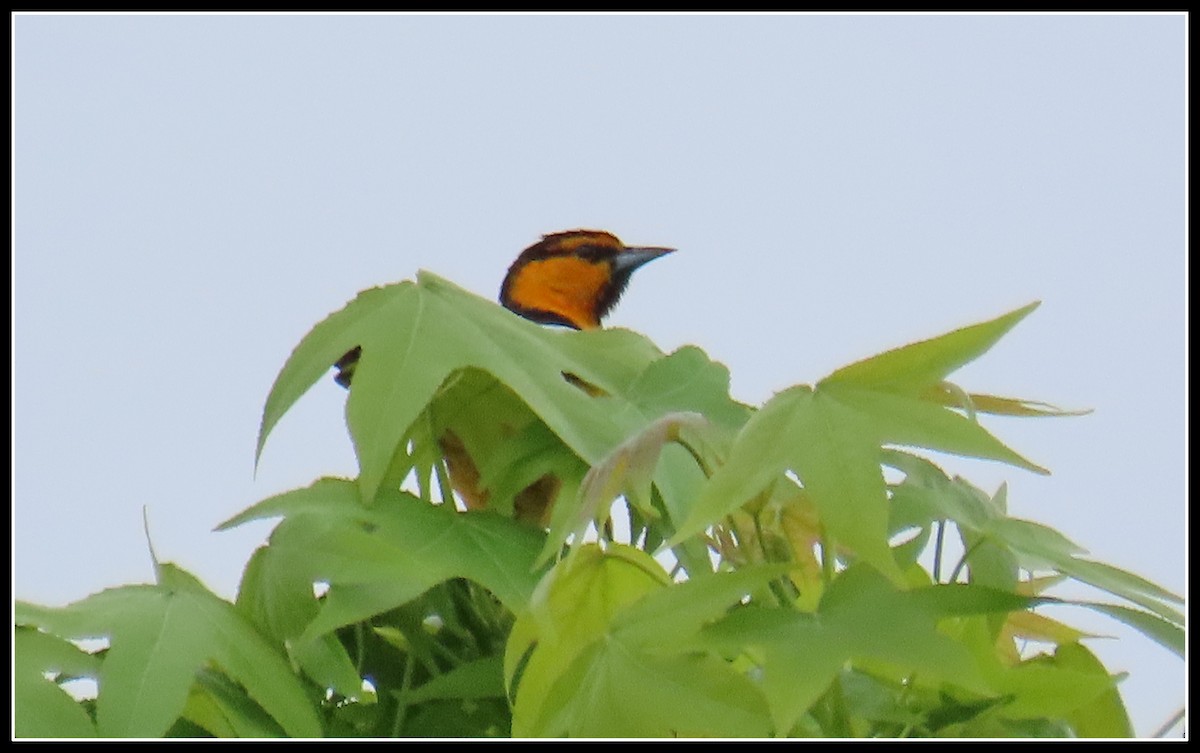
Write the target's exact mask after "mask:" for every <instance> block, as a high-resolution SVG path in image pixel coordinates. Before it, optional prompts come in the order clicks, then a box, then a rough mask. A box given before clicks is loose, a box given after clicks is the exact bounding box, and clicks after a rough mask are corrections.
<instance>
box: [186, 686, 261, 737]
mask: <svg viewBox="0 0 1200 753" xmlns="http://www.w3.org/2000/svg"><path fill="white" fill-rule="evenodd" d="M182 716H183V718H184V719H187V720H188V721H190V722H192V723H193V724H195V725H196V726H198V727H201V728H203V729H205V730H207V731H208V732H209V733H210V734H212V735H214V736H216V737H252V738H262V737H283V736H284V733H283V730H281V729H280V728H279V725H277V724H275V723H274V721H273V720H272V719H271V717H270V716H268V715H267V713H266V712H265V711H263V710H262V708H261V707H260V706H259V705H258V704H256V703H254V702H253V701H252V700H250V698H248V697H247V696H246V693H245V691H243V690H242V689H241V688H239V687H237V686H236V685H234V684H233V683H232V682H230V681H229V680H228V679H227V678H226V677H225V676H224V675H221V674H219V673H217V672H212V671H209V670H200V671H199V672H198V673H197V675H196V683H195V684H194V685H192V689H191V692H190V693H189V695H188V700H187V704H186V705H185V706H184V710H183V714H182Z"/></svg>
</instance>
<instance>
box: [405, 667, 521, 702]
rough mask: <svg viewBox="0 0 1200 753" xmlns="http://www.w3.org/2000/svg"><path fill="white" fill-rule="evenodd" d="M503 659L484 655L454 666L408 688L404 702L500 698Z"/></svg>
mask: <svg viewBox="0 0 1200 753" xmlns="http://www.w3.org/2000/svg"><path fill="white" fill-rule="evenodd" d="M503 697H504V660H503V657H501V656H485V657H483V658H481V659H475V660H473V661H469V662H467V663H465V664H460V665H458V666H457V667H454V668H453V669H451V670H450V671H449V672H445V673H443V674H440V675H438V676H437V677H434V678H433V679H432V680H430V681H429V682H427V683H425V684H424V685H422V686H420V687H419V688H416V689H414V690H410V691H408V692H407V693H406V694H405V695H404V701H405V702H407V703H420V702H422V701H429V700H433V699H435V698H467V699H478V698H503Z"/></svg>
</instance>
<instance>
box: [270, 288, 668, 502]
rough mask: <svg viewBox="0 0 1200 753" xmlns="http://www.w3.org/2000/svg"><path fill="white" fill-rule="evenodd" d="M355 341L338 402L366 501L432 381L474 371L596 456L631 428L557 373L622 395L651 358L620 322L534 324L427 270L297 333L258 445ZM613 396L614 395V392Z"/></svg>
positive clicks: (429, 394) (581, 451) (578, 449)
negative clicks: (615, 326) (583, 328)
mask: <svg viewBox="0 0 1200 753" xmlns="http://www.w3.org/2000/svg"><path fill="white" fill-rule="evenodd" d="M355 346H361V347H362V356H361V358H360V360H359V363H358V366H357V367H356V369H355V372H354V382H353V387H352V388H351V390H350V397H349V400H348V402H347V406H346V414H347V420H348V423H349V426H350V433H351V436H352V438H353V440H354V445H355V450H356V453H357V455H358V460H359V468H360V471H361V473H360V476H359V484H360V487H361V489H362V492H363V497H364V498H365V499H368V500H370V499H373V498H374V497H375V493H376V491H377V490H378V488H379V485H380V484H381V482H382V481H383V479H384V476H385V474H386V471H387V469H388V466H389V464H390V463H391V461H392V458H393V457H394V456H395V455H396V451H397V449H398V447H399V445H400V443H401V440H402V439H403V438H404V437H405V435H406V434H407V433H408V431H409V428H410V427H411V426H412V425H413V423H414V421H416V419H417V417H418V416H419V415H420V414H421V413H422V411H424V410H425V409H426V407H427V406H428V405H429V403H430V401H431V400H432V399H433V398H434V396H435V394H436V393H437V391H438V389H439V388H440V387H441V386H442V385H443V384H446V383H447V381H448V380H449V379H450V378H451V377H452V376H453V375H454V374H456V373H458V372H460V371H462V370H464V369H470V368H474V369H479V370H481V371H484V372H487V373H489V374H491V375H493V376H494V377H495V378H496V379H497V380H499V381H500V382H501V383H503V384H505V385H506V386H507V387H508V388H510V389H512V390H513V391H514V392H515V393H516V394H518V395H520V396H521V399H522V400H524V401H525V402H526V404H527V405H528V406H529V407H530V409H532V411H533V412H534V413H535V414H536V415H537V416H538V417H539V418H540V419H541V420H542V421H544V422H545V423H546V425H547V426H549V427H550V428H551V430H553V431H554V433H555V434H557V435H558V436H559V437H560V438H561V439H562V440H563V442H565V443H566V445H567V446H569V447H570V448H571V449H572V451H573V452H575V453H576V454H577V455H578V456H579V457H581V458H583V459H584V460H585V461H588V462H593V461H595V460H598V459H599V458H601V457H603V456H604V455H605V454H606V453H607V452H608V450H609V449H611V448H612V447H613V446H615V445H616V444H618V443H619V442H620V441H621V439H623V438H624V437H625V436H627V435H628V434H629V433H630V432H631V431H632V430H634V429H636V428H637V425H636V424H631V423H630V421H631V418H630V417H629V416H628V415H627V414H626V412H624V411H622V410H620V408H619V404H618V406H617V409H616V410H614V406H613V404H612V402H611V400H608V399H596V398H593V397H590V396H589V395H588V394H587V393H586V392H584V391H582V390H580V389H578V388H577V387H575V386H573V385H572V384H571V383H570V382H568V381H567V380H566V379H564V378H563V374H564V373H570V374H574V375H576V377H578V378H580V379H582V380H584V381H586V382H587V383H589V384H592V385H595V386H597V387H598V388H600V389H601V390H603V391H604V392H605V393H607V394H609V395H617V394H620V393H622V392H623V391H624V390H625V389H626V387H627V386H628V384H629V383H630V381H631V380H632V379H633V378H634V377H635V376H636V375H637V374H638V373H640V372H641V371H642V370H643V369H644V368H645V366H646V365H647V364H648V363H649V362H650V361H652V360H654V359H656V358H659V357H661V353H659V352H658V350H657V349H656V348H654V346H653V345H651V344H650V343H649V341H647V340H645V338H643V337H641V336H639V335H635V334H633V333H631V332H628V331H624V330H594V331H587V332H573V331H571V332H564V331H560V330H554V329H551V328H546V327H541V326H538V325H536V324H534V323H533V322H529V321H526V320H524V319H522V318H520V317H518V316H516V315H514V314H512V313H511V312H508V311H506V310H504V309H503V308H501V307H499V306H497V305H496V304H494V303H491V302H490V301H485V300H484V299H482V298H479V297H478V296H475V295H472V294H470V293H468V292H467V291H465V290H462V289H461V288H459V287H457V286H455V285H453V284H451V283H450V282H448V281H446V280H443V279H441V278H440V277H437V276H436V275H433V274H430V273H428V272H422V273H421V274H420V275H418V279H417V283H416V284H415V285H414V284H412V283H409V282H405V283H400V284H397V285H390V286H387V287H383V288H373V289H371V290H367V291H364V292H363V293H361V294H360V295H359V296H358V297H357V298H355V300H354V301H352V302H351V303H350V304H348V305H347V306H346V308H344V309H342V310H341V311H339V312H337V313H335V314H333V315H332V316H330V317H328V318H327V319H325V320H324V321H323V322H321V323H320V324H318V325H317V326H316V327H314V328H313V330H312V331H311V332H310V333H309V334H308V335H307V336H306V337H305V338H304V340H303V341H301V343H300V345H298V346H297V348H296V350H295V351H294V352H293V353H292V355H291V357H290V358H289V359H288V361H287V363H285V364H284V367H283V370H282V371H281V372H280V374H279V376H278V377H277V379H276V382H275V385H274V386H273V387H272V390H271V393H270V395H269V396H268V398H267V404H266V408H265V410H264V414H263V423H262V428H261V430H260V432H259V449H260V452H261V448H262V445H263V443H264V442H265V441H266V436H267V435H268V434H269V432H270V430H271V429H272V428H273V427H274V426H275V424H276V422H277V421H278V420H279V417H281V416H282V415H283V413H285V412H286V411H287V410H288V409H289V408H290V407H291V405H292V404H294V403H295V401H296V400H297V399H299V397H300V396H301V395H302V394H303V393H304V392H305V391H306V390H307V389H308V388H309V387H310V386H311V385H312V384H313V383H314V382H315V381H316V380H317V379H318V378H320V377H321V375H322V374H324V373H325V372H327V371H328V369H329V365H330V364H332V363H333V362H334V361H335V360H337V359H338V358H339V357H340V356H341V355H342V354H343V353H345V352H347V351H349V350H350V349H352V348H353V347H355ZM614 399H615V398H614Z"/></svg>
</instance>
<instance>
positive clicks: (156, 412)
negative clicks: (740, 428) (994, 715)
mask: <svg viewBox="0 0 1200 753" xmlns="http://www.w3.org/2000/svg"><path fill="white" fill-rule="evenodd" d="M1186 23H1187V19H1186V17H1185V16H1183V15H1180V14H1160V15H1092V16H1083V15H1035V16H1021V15H1000V16H997V15H958V16H931V15H898V16H873V15H858V16H828V15H816V16H812V15H789V16H736V15H712V16H676V15H657V16H656V15H639V16H620V15H614V16H587V15H579V16H538V15H501V16H479V15H464V16H403V15H399V16H321V15H318V16H273V15H260V16H188V15H173V16H150V15H137V16H105V15H87V16H79V15H40V16H39V15H18V16H16V17H15V18H14V31H13V39H14V52H13V69H14V75H13V84H14V95H13V104H14V118H13V125H14V143H13V164H14V178H13V193H14V197H15V198H14V205H13V222H14V230H13V248H14V253H13V273H14V274H13V279H14V282H13V294H14V304H13V322H14V324H13V335H14V343H13V409H14V411H13V416H14V418H13V444H14V450H13V471H14V474H13V478H14V480H13V557H14V563H13V564H14V568H13V571H14V576H13V586H14V592H15V596H16V597H17V598H20V599H26V600H31V601H35V602H38V603H42V604H64V603H67V602H69V601H73V600H76V599H79V598H82V597H84V596H86V595H88V594H89V593H92V592H95V591H97V590H100V589H102V588H106V587H110V586H118V585H122V584H127V583H133V582H147V581H149V580H151V579H152V578H153V573H152V569H151V560H150V556H149V554H148V551H147V545H146V540H145V535H144V532H143V525H142V510H143V508H145V509H146V510H147V514H148V518H149V528H150V534H151V537H152V540H153V543H154V547H155V550H156V552H157V553H158V556H159V557H160V558H161V559H163V560H169V561H174V562H177V563H178V564H180V565H181V566H183V567H185V568H187V569H189V570H190V571H192V572H193V573H195V574H196V575H197V576H199V577H200V578H201V579H202V580H203V581H204V582H205V583H206V584H207V585H208V586H209V587H210V588H212V589H213V590H214V591H216V592H217V593H218V594H220V595H222V596H224V597H226V598H233V596H234V595H235V594H236V588H237V582H238V579H239V576H240V574H241V570H242V567H243V566H244V565H245V563H246V561H247V558H248V557H249V554H250V552H251V551H252V550H253V548H254V547H256V546H257V545H258V544H260V543H261V542H262V541H263V539H264V537H265V536H266V534H267V533H268V532H269V530H270V524H269V523H259V524H254V525H248V526H244V527H242V528H239V529H237V530H234V531H232V532H226V533H213V532H211V529H212V528H213V527H214V526H215V525H216V524H218V523H219V522H221V521H222V520H224V519H226V518H228V517H230V516H231V515H233V514H234V513H236V512H238V511H240V510H242V509H244V508H245V507H248V506H249V505H251V504H253V503H254V502H256V501H258V500H260V499H262V498H264V497H266V496H269V495H271V494H274V493H278V492H281V491H285V490H287V489H291V488H295V487H298V486H303V485H307V484H308V483H310V482H311V481H312V480H314V479H315V478H317V477H319V476H322V475H334V474H340V475H347V476H352V475H354V474H355V472H356V467H355V463H354V458H353V455H352V452H351V446H350V442H349V439H348V436H347V434H346V430H345V424H344V421H343V415H342V407H343V402H344V399H345V392H344V391H343V390H342V389H341V388H339V387H337V386H336V385H335V384H334V383H333V380H332V372H331V377H330V379H328V380H324V381H322V382H321V383H320V384H318V385H317V386H316V387H314V388H313V389H312V390H311V391H310V392H309V394H308V395H306V396H305V397H304V398H303V399H302V400H301V401H300V402H299V403H298V404H297V406H296V407H295V408H294V409H293V411H292V412H291V413H290V414H289V415H287V416H286V417H285V418H284V419H283V421H282V422H281V423H280V424H279V426H278V427H277V429H276V431H275V433H274V435H273V436H272V437H271V439H270V441H269V442H268V443H267V446H266V450H265V452H264V454H263V458H262V461H261V464H260V466H259V469H258V474H257V477H255V475H254V467H253V461H254V447H255V438H256V433H257V431H258V426H259V421H260V418H261V415H262V405H263V401H264V400H265V398H266V395H267V391H268V389H269V388H270V386H271V383H272V381H273V380H274V378H275V375H276V374H277V373H278V371H279V369H280V367H281V366H282V365H283V362H284V360H285V359H286V358H287V356H288V354H289V353H290V352H291V349H292V347H293V346H294V345H295V344H296V343H297V342H298V341H299V340H300V338H301V337H302V336H303V335H304V334H305V333H306V332H307V331H308V329H309V328H310V327H311V326H312V325H314V324H315V323H316V322H318V321H319V320H321V319H322V318H323V317H324V316H325V315H326V314H328V313H330V312H331V311H333V310H335V309H337V308H340V307H341V306H342V305H343V304H344V303H345V302H346V301H347V300H349V299H350V298H352V297H353V296H354V295H355V293H356V292H358V291H359V290H360V289H362V288H365V287H368V286H372V285H377V284H383V283H387V282H393V281H397V280H401V279H409V278H412V277H413V276H414V275H415V273H416V271H417V270H418V269H420V268H424V269H429V270H431V271H433V272H436V273H437V274H439V275H441V276H443V277H447V278H449V279H450V280H453V281H454V282H456V283H458V284H459V285H462V286H464V287H466V288H468V289H470V290H473V291H475V292H477V293H479V294H481V295H484V296H487V297H489V298H494V297H495V295H496V292H497V291H498V289H499V285H500V281H501V279H502V277H503V275H504V271H505V270H506V269H507V267H508V265H509V264H510V263H511V261H512V260H513V258H515V256H516V255H517V253H518V252H520V250H521V249H523V248H524V247H525V246H527V245H529V244H531V243H533V242H534V241H536V240H537V239H538V238H539V237H540V235H541V234H542V233H547V232H552V231H558V230H566V229H571V228H577V227H586V228H600V229H606V230H610V231H612V232H614V233H616V234H617V235H618V236H620V237H621V238H622V239H623V240H624V241H626V242H627V243H630V244H634V245H663V246H673V247H676V248H678V249H679V252H678V253H676V254H674V255H672V256H670V257H667V258H665V259H662V260H660V261H656V262H654V263H653V264H651V265H649V266H647V267H645V268H644V269H642V270H640V271H639V272H638V273H637V274H636V275H635V276H634V279H633V283H632V285H631V286H630V288H629V290H628V291H627V293H626V294H625V297H624V299H623V300H622V302H621V304H620V305H619V306H618V308H617V309H616V312H615V314H614V315H613V316H612V317H611V318H610V320H609V322H608V323H609V324H610V325H611V326H626V327H631V328H634V329H637V330H639V331H642V332H644V333H646V334H647V335H648V336H650V337H651V338H652V339H653V340H655V342H657V343H658V344H659V346H660V347H661V348H663V349H664V350H666V351H670V350H673V349H674V348H676V347H679V346H681V345H684V344H689V343H691V344H695V345H698V346H700V347H702V348H703V349H705V350H706V351H707V352H708V353H709V355H710V356H712V357H713V358H715V359H717V360H720V361H722V362H723V363H725V364H727V365H728V366H729V367H730V369H731V371H732V374H733V383H732V388H733V393H734V396H735V397H737V398H739V399H741V400H744V401H747V402H752V403H761V402H763V401H765V400H766V399H767V398H768V397H769V396H770V395H771V394H772V393H773V392H774V391H776V390H779V389H782V388H784V387H787V386H789V385H792V384H795V383H801V382H803V383H810V384H811V383H813V382H815V381H816V380H818V379H820V378H821V377H823V376H824V375H826V374H828V373H829V372H830V371H832V370H834V369H836V368H838V367H840V366H843V365H845V364H847V363H850V362H851V361H854V360H857V359H859V358H863V357H866V356H869V355H873V354H875V353H877V352H879V351H882V350H885V349H888V348H891V347H896V346H899V345H903V344H905V343H908V342H911V341H913V340H917V339H924V338H927V337H931V336H934V335H938V334H941V333H943V332H946V331H948V330H950V329H954V328H956V327H960V326H964V325H967V324H972V323H975V322H978V321H982V320H984V319H990V318H992V317H994V316H997V315H999V314H1002V313H1005V312H1007V311H1010V310H1012V309H1015V308H1017V307H1019V306H1021V305H1023V304H1026V303H1028V302H1030V301H1033V300H1041V301H1042V302H1043V304H1042V306H1041V307H1040V308H1039V309H1038V310H1037V311H1036V312H1034V313H1033V314H1032V315H1031V316H1030V317H1028V318H1027V319H1026V320H1025V321H1024V322H1022V323H1021V324H1020V325H1019V326H1018V327H1017V328H1016V329H1015V330H1014V331H1013V332H1011V333H1010V334H1009V335H1008V337H1007V338H1006V339H1005V340H1003V341H1002V342H1001V343H1000V344H999V345H998V346H997V347H996V348H995V349H993V350H992V351H991V352H990V353H988V354H987V355H986V356H984V357H983V358H982V359H981V360H980V361H979V362H977V363H975V364H972V365H971V366H969V367H967V368H966V369H964V370H962V371H961V372H959V373H957V374H955V375H953V376H952V379H953V380H954V381H956V382H957V383H958V384H960V385H961V386H963V387H964V388H966V389H968V390H970V391H974V392H992V393H996V394H1002V395H1010V396H1016V397H1022V398H1028V399H1035V400H1042V401H1046V402H1050V403H1054V404H1056V405H1060V406H1062V407H1066V408H1092V409H1094V413H1092V414H1091V415H1088V416H1085V417H1079V418H1056V419H997V418H985V419H984V424H985V426H987V427H988V428H989V429H991V430H992V431H993V433H995V434H997V435H998V436H999V438H1000V439H1002V440H1003V441H1005V442H1006V443H1008V444H1009V445H1010V446H1011V447H1013V448H1014V449H1015V450H1017V451H1018V452H1020V453H1021V454H1023V455H1025V456H1026V457H1028V458H1030V459H1031V460H1033V461H1034V462H1036V463H1039V464H1041V465H1044V466H1047V467H1049V468H1050V469H1051V470H1052V471H1053V474H1052V475H1051V476H1049V477H1044V478H1043V477H1039V476H1035V475H1033V474H1030V473H1028V472H1025V471H1021V470H1018V469H1013V468H1009V467H1006V466H1000V465H997V464H993V463H985V462H977V461H965V460H961V459H951V458H939V460H940V461H944V464H945V467H946V468H947V469H948V470H950V471H952V472H955V473H960V474H962V475H963V476H965V477H966V478H967V479H969V480H971V481H972V482H973V483H975V484H976V485H978V486H981V487H983V488H985V489H987V490H989V491H994V490H995V488H996V487H997V486H998V485H999V484H1000V483H1001V482H1002V481H1007V482H1008V487H1009V492H1008V500H1009V509H1010V513H1011V514H1013V515H1015V516H1017V517H1023V518H1028V519H1032V520H1036V521H1038V522H1041V523H1045V524H1047V525H1050V526H1053V527H1055V528H1057V529H1059V530H1060V531H1061V532H1063V533H1064V534H1066V535H1067V536H1068V537H1070V538H1071V539H1073V540H1074V541H1076V542H1077V543H1079V544H1080V545H1082V546H1084V547H1086V548H1087V549H1088V550H1089V552H1090V554H1091V556H1093V557H1095V558H1097V559H1099V560H1101V561H1104V562H1107V563H1110V564H1114V565H1117V566H1119V567H1123V568H1126V569H1129V570H1132V571H1134V572H1136V573H1138V574H1140V575H1143V576H1145V577H1147V578H1149V579H1151V580H1153V581H1154V582H1156V583H1159V584H1160V585H1163V586H1164V587H1166V588H1169V589H1171V590H1173V591H1175V592H1176V593H1184V592H1185V590H1186V577H1185V576H1186V567H1185V565H1186V557H1187V555H1186V552H1187V536H1186V521H1187V507H1186V499H1187V494H1186V491H1187V490H1186V486H1187V473H1186V462H1185V450H1186V429H1187V424H1186V417H1185V409H1186V401H1187V392H1186V387H1185V372H1186V345H1185V334H1186V325H1185V316H1186V308H1187V304H1186V293H1187V290H1186V282H1185V280H1186V263H1187V260H1186V248H1185V246H1186V230H1187V216H1186V204H1185V192H1186V177H1187V173H1186V167H1185V164H1186V143H1187V142H1186V114H1187V102H1186V77H1185V70H1186V62H1187V37H1186ZM1064 595H1068V596H1070V595H1077V596H1081V597H1086V598H1093V597H1095V596H1096V593H1095V592H1092V591H1086V590H1080V591H1078V592H1070V591H1068V592H1064ZM1054 614H1055V616H1057V617H1059V618H1060V619H1064V620H1066V621H1068V622H1070V623H1072V624H1075V625H1077V626H1080V627H1083V628H1085V629H1088V630H1091V631H1094V632H1098V633H1103V634H1105V635H1110V636H1115V637H1116V640H1099V641H1092V642H1090V643H1089V645H1090V647H1091V648H1092V649H1093V650H1094V651H1096V652H1097V653H1098V655H1099V656H1100V657H1101V659H1102V660H1103V661H1104V662H1105V664H1106V666H1108V668H1109V669H1110V671H1114V672H1116V671H1127V672H1129V673H1130V676H1129V677H1128V678H1127V679H1126V680H1125V681H1124V682H1123V683H1122V685H1121V691H1122V694H1123V696H1124V698H1125V701H1126V704H1127V706H1128V708H1129V710H1130V713H1131V715H1132V717H1133V721H1134V726H1135V729H1136V731H1137V732H1138V733H1139V734H1143V735H1146V734H1149V733H1151V732H1152V731H1153V730H1154V729H1156V728H1157V727H1158V726H1159V725H1160V724H1161V723H1162V722H1164V721H1165V720H1166V719H1167V718H1168V717H1169V716H1170V715H1171V714H1172V713H1173V712H1174V711H1175V710H1176V709H1177V708H1178V707H1179V706H1180V705H1181V704H1182V703H1183V698H1184V692H1185V666H1184V662H1182V661H1180V660H1179V659H1177V658H1176V657H1175V656H1174V655H1172V654H1170V653H1169V652H1167V651H1166V650H1165V649H1163V648H1161V647H1159V646H1158V645H1156V644H1154V643H1152V642H1151V641H1150V640H1149V639H1147V638H1144V637H1141V636H1140V635H1138V634H1136V633H1135V632H1133V631H1132V630H1130V629H1127V628H1125V627H1124V626H1123V625H1121V624H1119V623H1116V622H1114V621H1112V620H1109V619H1107V618H1104V617H1101V616H1099V615H1095V614H1092V613H1090V612H1088V611H1087V610H1084V609H1078V608H1076V609H1068V610H1065V611H1059V612H1055V613H1054ZM1178 733H1179V730H1178V728H1176V730H1175V734H1178Z"/></svg>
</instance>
